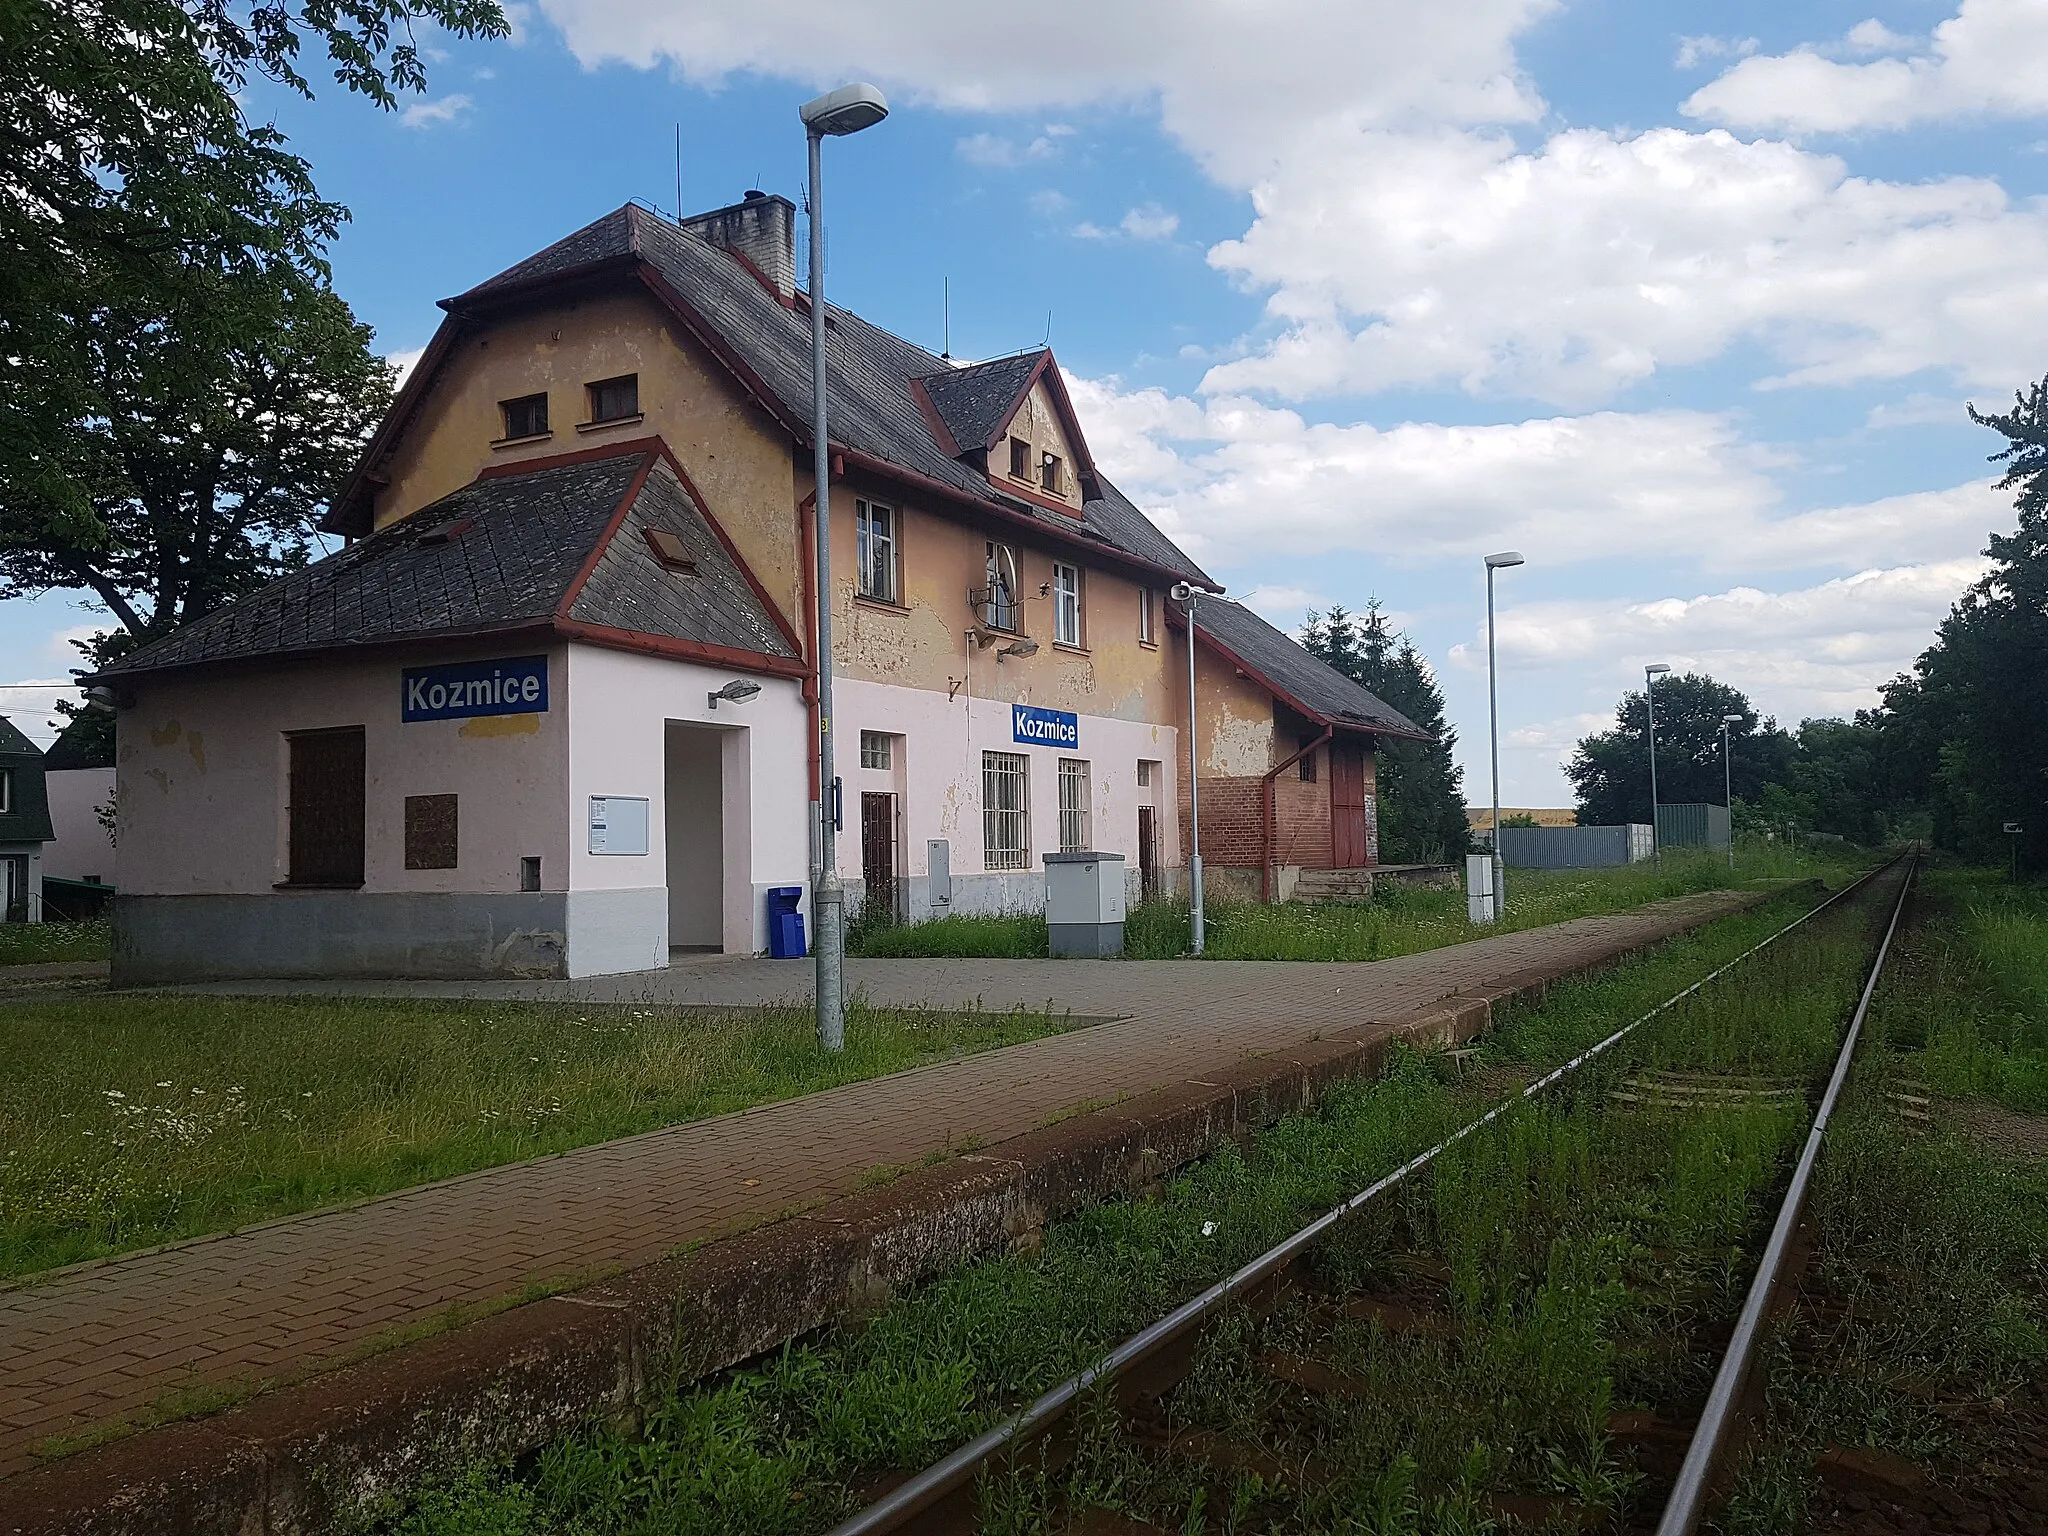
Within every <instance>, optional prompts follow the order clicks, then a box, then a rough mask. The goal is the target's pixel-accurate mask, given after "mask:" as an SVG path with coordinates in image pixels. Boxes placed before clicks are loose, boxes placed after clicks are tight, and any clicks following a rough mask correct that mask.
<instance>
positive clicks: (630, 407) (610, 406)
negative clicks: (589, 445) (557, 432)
mask: <svg viewBox="0 0 2048 1536" xmlns="http://www.w3.org/2000/svg"><path fill="white" fill-rule="evenodd" d="M589 389H590V420H591V422H592V424H593V425H594V424H596V423H597V422H600V421H622V420H624V419H625V418H626V417H628V416H638V415H639V414H640V375H639V374H637V373H627V374H621V375H620V376H619V377H618V378H616V379H600V380H598V382H597V383H595V384H592V385H590V386H589ZM542 430H546V429H545V428H543V429H542Z"/></svg>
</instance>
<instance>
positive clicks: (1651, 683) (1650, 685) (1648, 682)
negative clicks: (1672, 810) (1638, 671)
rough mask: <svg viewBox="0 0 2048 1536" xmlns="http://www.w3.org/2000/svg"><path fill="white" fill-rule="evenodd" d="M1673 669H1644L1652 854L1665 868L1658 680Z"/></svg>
mask: <svg viewBox="0 0 2048 1536" xmlns="http://www.w3.org/2000/svg"><path fill="white" fill-rule="evenodd" d="M1670 670H1671V669H1670V668H1669V667H1667V666H1665V665H1664V663H1663V662H1661V661H1656V662H1652V663H1651V664H1650V665H1649V666H1647V667H1645V668H1643V698H1644V700H1645V701H1646V702H1647V703H1648V704H1649V706H1650V853H1651V856H1652V857H1653V858H1655V859H1656V861H1657V868H1658V869H1659V870H1660V871H1661V870H1662V869H1663V868H1664V839H1663V838H1662V837H1661V836H1659V835H1658V832H1657V689H1656V682H1657V679H1658V678H1660V677H1662V676H1663V675H1664V674H1665V673H1666V672H1669V671H1670Z"/></svg>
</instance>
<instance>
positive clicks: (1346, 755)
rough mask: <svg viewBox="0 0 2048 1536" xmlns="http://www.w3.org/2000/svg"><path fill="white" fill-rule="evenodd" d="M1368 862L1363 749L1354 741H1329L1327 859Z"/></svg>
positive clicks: (1353, 865)
mask: <svg viewBox="0 0 2048 1536" xmlns="http://www.w3.org/2000/svg"><path fill="white" fill-rule="evenodd" d="M1370 862H1371V858H1370V855H1369V854H1368V852H1367V849H1366V841H1365V751H1364V749H1363V748H1361V747H1360V746H1358V744H1357V743H1355V742H1346V741H1333V742H1331V743H1330V863H1331V864H1332V865H1333V866H1335V867H1336V868H1338V869H1363V868H1364V867H1365V866H1366V865H1367V864H1368V863H1370Z"/></svg>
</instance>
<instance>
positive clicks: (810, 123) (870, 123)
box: [797, 80, 889, 139]
mask: <svg viewBox="0 0 2048 1536" xmlns="http://www.w3.org/2000/svg"><path fill="white" fill-rule="evenodd" d="M888 115H889V101H888V98H887V97H885V96H884V95H883V94H882V93H881V91H880V89H879V88H877V87H875V86H872V85H869V84H868V83H867V82H866V81H864V80H856V81H854V82H853V83H852V84H851V85H842V86H840V87H839V88H838V89H837V90H835V91H827V92H826V93H825V94H824V95H822V96H819V97H816V98H815V99H813V100H811V101H807V102H805V103H804V104H803V105H802V106H801V107H798V108H797V116H798V117H801V118H802V119H803V120H804V126H805V127H806V128H808V129H810V131H811V132H812V133H818V134H824V135H825V136H826V137H828V138H835V139H838V138H844V137H845V136H846V135H847V134H849V133H859V132H860V131H861V129H863V128H872V127H874V126H875V124H877V123H879V122H880V121H881V120H882V119H883V118H885V117H887V116H888Z"/></svg>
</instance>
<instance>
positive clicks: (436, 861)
mask: <svg viewBox="0 0 2048 1536" xmlns="http://www.w3.org/2000/svg"><path fill="white" fill-rule="evenodd" d="M405 867H406V868H407V869H453V868H454V867H455V796H453V795H407V796H406V797H405Z"/></svg>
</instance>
